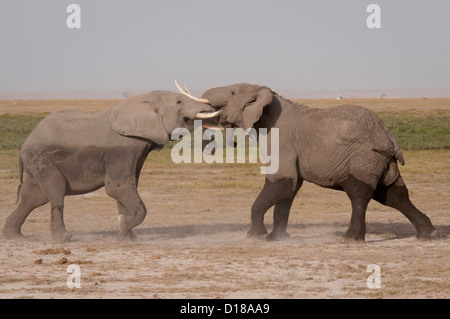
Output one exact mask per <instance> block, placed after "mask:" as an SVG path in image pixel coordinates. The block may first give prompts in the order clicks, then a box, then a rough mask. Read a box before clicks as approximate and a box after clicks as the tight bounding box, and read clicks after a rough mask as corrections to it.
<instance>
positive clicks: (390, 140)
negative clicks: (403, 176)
mask: <svg viewBox="0 0 450 319" xmlns="http://www.w3.org/2000/svg"><path fill="white" fill-rule="evenodd" d="M380 122H381V127H382V128H383V131H384V133H385V134H386V135H384V137H383V146H380V147H378V148H374V149H373V150H374V151H375V152H378V153H381V154H383V155H385V156H387V157H394V158H395V159H396V160H397V161H398V162H399V163H400V165H402V166H403V165H405V158H404V157H403V152H402V149H401V148H400V146H399V145H398V141H397V138H396V137H395V136H394V134H392V132H391V131H389V129H388V127H387V126H386V125H385V124H384V123H383V122H382V121H381V120H380Z"/></svg>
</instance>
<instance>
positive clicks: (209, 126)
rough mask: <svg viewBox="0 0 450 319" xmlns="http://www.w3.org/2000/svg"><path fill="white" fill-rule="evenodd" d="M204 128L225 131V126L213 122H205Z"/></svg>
mask: <svg viewBox="0 0 450 319" xmlns="http://www.w3.org/2000/svg"><path fill="white" fill-rule="evenodd" d="M203 127H204V128H207V129H210V130H214V131H223V130H224V128H223V127H222V126H217V125H212V124H203Z"/></svg>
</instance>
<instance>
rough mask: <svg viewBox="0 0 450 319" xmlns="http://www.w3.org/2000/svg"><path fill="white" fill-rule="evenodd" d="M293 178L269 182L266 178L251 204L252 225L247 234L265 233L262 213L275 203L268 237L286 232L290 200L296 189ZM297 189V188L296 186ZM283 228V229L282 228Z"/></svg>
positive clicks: (274, 236)
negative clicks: (272, 222) (272, 228)
mask: <svg viewBox="0 0 450 319" xmlns="http://www.w3.org/2000/svg"><path fill="white" fill-rule="evenodd" d="M293 183H294V180H293V179H291V178H286V179H279V180H276V181H275V182H271V181H269V180H268V179H266V181H265V184H264V187H263V189H262V190H261V192H260V193H259V195H258V197H257V198H256V200H255V202H254V203H253V206H252V212H251V222H252V226H251V228H250V230H249V231H248V232H247V235H248V236H258V235H265V234H267V229H266V227H265V226H264V215H265V213H266V212H267V210H269V208H270V207H272V206H273V205H275V204H277V206H276V207H275V209H276V213H275V212H274V231H275V232H274V231H272V234H271V235H269V236H271V237H268V239H275V238H276V237H278V234H283V231H284V232H286V225H287V220H288V217H289V210H290V207H291V205H292V201H293V199H294V197H295V194H296V192H297V191H296V190H295V188H294V186H293ZM297 190H298V188H297ZM283 228H284V230H283Z"/></svg>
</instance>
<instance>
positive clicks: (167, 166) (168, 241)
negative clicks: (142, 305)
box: [0, 101, 450, 298]
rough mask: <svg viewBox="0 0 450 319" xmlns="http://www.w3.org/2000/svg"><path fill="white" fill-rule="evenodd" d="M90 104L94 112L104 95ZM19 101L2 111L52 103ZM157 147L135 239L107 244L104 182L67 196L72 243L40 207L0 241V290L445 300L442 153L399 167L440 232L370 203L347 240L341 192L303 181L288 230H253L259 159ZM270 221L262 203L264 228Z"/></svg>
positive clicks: (6, 294)
mask: <svg viewBox="0 0 450 319" xmlns="http://www.w3.org/2000/svg"><path fill="white" fill-rule="evenodd" d="M1 102H2V103H0V104H2V105H3V107H4V108H6V107H10V106H8V103H9V102H5V101H1ZM91 102H92V103H97V104H92V105H95V106H96V107H97V108H96V109H95V110H100V109H102V107H103V108H104V107H108V106H110V105H111V104H112V102H111V101H106V102H105V101H91ZM91 102H89V103H91ZM329 102H330V103H332V102H333V101H329ZM335 102H336V101H334V103H335ZM366 102H367V101H366ZM410 102H411V103H414V101H410ZM21 103H22V104H24V105H26V104H27V103H25V102H17V103H16V105H15V106H16V107H11V108H10V109H8V111H5V109H1V107H2V106H0V114H1V111H3V114H4V113H10V114H12V113H14V112H16V114H23V113H33V112H37V113H42V112H48V111H53V110H55V109H57V108H58V107H56V106H55V107H54V106H53V104H52V103H53V102H52V103H50V102H48V101H47V102H45V101H44V102H43V101H40V102H33V103H35V104H36V106H35V108H30V109H25V106H24V109H21V110H20V109H19V107H20V104H21ZM61 103H62V102H61ZM73 103H74V105H75V107H76V108H82V107H79V105H82V104H83V103H81V102H77V101H75V102H73ZM77 103H80V104H77ZM326 103H328V102H326V101H317V106H321V105H325V104H326ZM386 103H388V102H386ZM5 104H6V106H4V105H5ZM9 104H11V103H9ZM308 104H310V105H314V101H309V103H308ZM359 104H362V103H359ZM366 104H368V105H369V106H372V108H373V109H376V110H377V107H378V109H380V108H381V109H383V107H385V108H387V109H392V108H395V107H396V105H395V103H393V102H392V103H391V104H392V105H386V104H384V105H382V106H381V107H380V106H377V104H379V101H374V103H373V104H370V103H366ZM17 105H19V107H17ZM83 105H86V104H83ZM99 105H101V107H98V106H99ZM402 105H403V104H402ZM430 109H432V106H430ZM447 109H448V107H447ZM85 110H90V111H93V109H92V108H87V109H85ZM421 110H422V109H421ZM402 111H404V110H403V109H402ZM423 111H426V107H424V109H423ZM164 154H165V153H164V151H162V152H159V153H151V154H150V156H149V159H148V161H147V162H146V164H145V166H144V169H143V172H142V175H141V180H140V185H139V192H140V194H141V197H142V199H143V201H144V202H145V204H146V206H147V209H148V215H147V217H146V219H145V221H144V223H143V224H141V225H140V226H138V227H137V228H136V231H135V233H136V234H137V235H138V239H137V240H136V241H134V242H126V243H122V242H117V241H116V237H115V236H116V231H117V211H116V204H115V201H114V200H112V199H111V198H109V197H108V196H107V195H106V194H105V192H104V190H103V189H100V190H98V191H96V192H94V193H91V194H87V195H83V196H75V197H66V202H65V221H66V226H67V228H68V229H69V230H70V231H71V232H72V233H73V238H72V240H71V241H70V242H66V243H54V242H51V240H50V234H49V215H50V214H49V213H50V208H49V205H48V204H47V205H45V206H43V207H41V208H38V209H36V210H35V211H34V212H33V213H32V214H30V216H29V218H28V219H27V220H26V222H25V224H24V225H23V228H22V231H23V233H24V234H25V235H26V236H27V237H28V239H27V240H23V241H7V240H5V239H4V238H0V298H449V297H450V239H449V234H450V217H449V215H448V212H449V203H450V195H449V194H450V150H435V151H406V152H405V158H406V166H404V167H401V172H402V175H403V177H404V180H405V181H406V184H407V186H408V187H409V189H410V195H411V198H412V201H413V202H414V203H415V205H416V206H417V207H418V208H419V209H421V210H422V211H423V212H424V213H426V214H427V215H428V216H429V217H430V218H431V220H432V222H433V223H434V225H435V226H436V228H437V229H438V231H439V232H440V233H441V234H442V235H443V238H441V239H439V240H431V241H419V240H417V239H416V238H415V230H414V227H413V226H412V225H411V224H410V223H409V222H408V221H407V219H406V218H405V217H404V216H403V215H401V214H400V213H399V212H397V211H395V210H393V209H390V208H387V207H385V206H382V205H380V204H378V203H375V202H371V204H370V205H369V208H368V212H367V223H368V224H367V228H368V229H367V230H368V233H367V235H366V242H365V243H351V244H349V243H344V242H343V240H342V234H343V233H344V232H345V230H346V228H347V226H348V223H349V220H350V202H349V200H348V199H347V197H346V195H345V194H344V193H341V192H337V191H332V190H326V189H323V188H319V187H317V186H315V185H312V184H308V183H305V185H304V186H303V188H302V189H301V190H300V192H299V194H298V195H297V198H296V200H295V201H294V204H293V207H292V209H291V215H290V220H289V226H288V231H289V233H290V235H291V238H290V239H287V240H283V241H279V242H267V241H265V240H264V239H263V238H256V239H255V238H251V239H250V238H247V237H246V231H247V230H248V228H249V220H250V217H249V215H250V207H251V205H252V203H253V200H254V199H255V198H256V196H257V195H258V192H259V190H260V189H261V187H262V185H263V181H264V176H263V175H260V174H259V166H260V165H259V164H251V165H250V164H234V165H233V164H214V165H208V164H180V165H177V164H174V163H168V162H167V156H166V155H164ZM166 154H167V151H166ZM165 156H166V157H165ZM169 158H170V157H169ZM16 160H17V159H16V158H14V160H13V161H16ZM0 178H1V180H0V194H1V195H0V227H1V228H2V227H3V225H4V222H5V219H6V218H7V216H8V215H9V214H10V212H12V211H13V210H14V207H15V199H16V190H17V186H18V178H17V164H15V163H14V164H11V167H10V168H4V169H1V171H0ZM271 220H272V211H269V212H268V213H267V214H266V219H265V221H266V225H267V227H268V229H269V230H270V228H271ZM71 264H75V265H78V266H79V267H80V286H81V287H80V288H68V286H67V280H68V278H69V279H70V280H69V281H70V282H72V281H71V278H72V277H69V276H70V275H71V273H68V272H67V269H68V265H71ZM373 264H375V265H378V266H379V267H380V272H379V278H380V280H381V284H380V288H369V287H368V284H367V282H368V278H369V276H370V275H371V274H372V273H371V272H368V267H369V266H370V265H373ZM369 279H370V278H369ZM369 282H372V281H370V280H369Z"/></svg>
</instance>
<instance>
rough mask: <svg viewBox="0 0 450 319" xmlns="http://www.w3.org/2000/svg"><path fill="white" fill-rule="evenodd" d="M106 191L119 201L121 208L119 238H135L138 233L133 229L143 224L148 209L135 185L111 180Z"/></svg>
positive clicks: (119, 207)
mask: <svg viewBox="0 0 450 319" xmlns="http://www.w3.org/2000/svg"><path fill="white" fill-rule="evenodd" d="M106 192H107V193H108V195H109V196H111V197H112V198H114V199H116V201H117V208H118V210H119V216H118V224H119V235H118V239H119V240H122V239H125V238H130V239H135V238H136V235H134V233H133V232H132V229H133V228H134V227H135V226H137V225H139V224H141V223H142V222H143V221H144V218H145V216H146V215H147V209H146V208H145V205H144V203H143V202H142V200H141V198H140V197H139V194H138V192H137V190H136V187H135V185H130V184H128V185H127V184H126V183H120V182H112V181H111V182H108V183H107V184H106Z"/></svg>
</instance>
